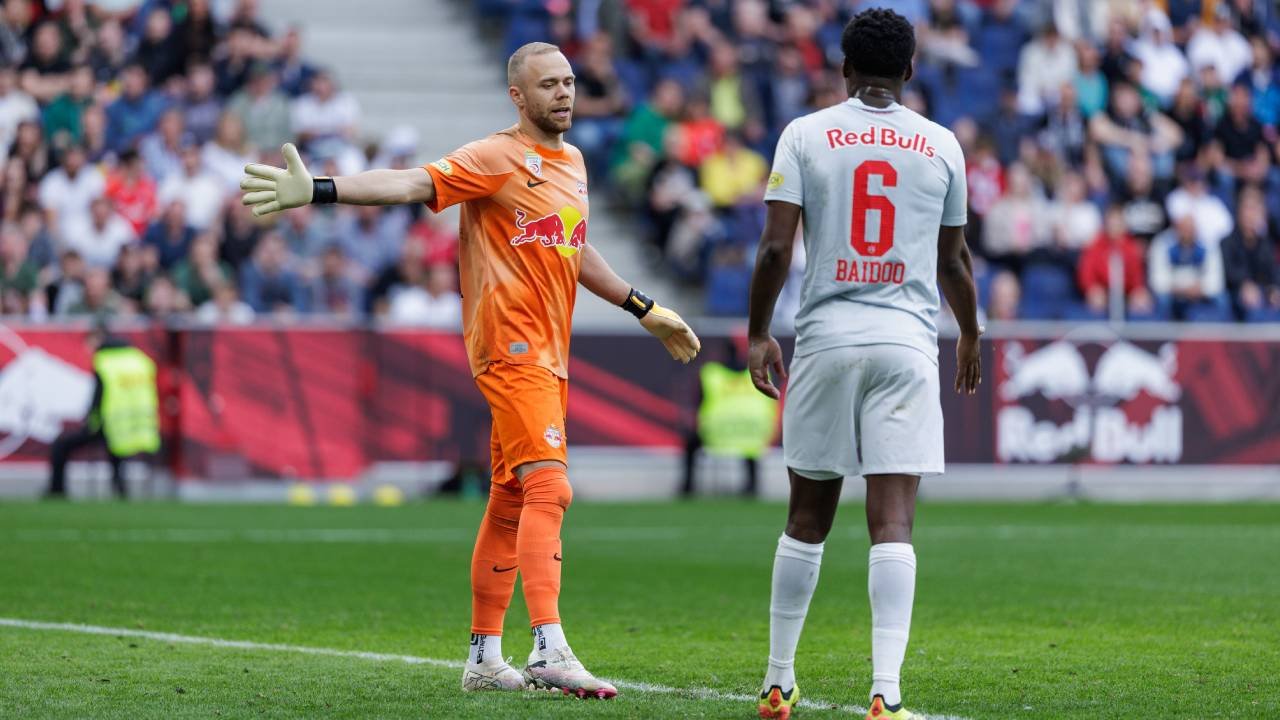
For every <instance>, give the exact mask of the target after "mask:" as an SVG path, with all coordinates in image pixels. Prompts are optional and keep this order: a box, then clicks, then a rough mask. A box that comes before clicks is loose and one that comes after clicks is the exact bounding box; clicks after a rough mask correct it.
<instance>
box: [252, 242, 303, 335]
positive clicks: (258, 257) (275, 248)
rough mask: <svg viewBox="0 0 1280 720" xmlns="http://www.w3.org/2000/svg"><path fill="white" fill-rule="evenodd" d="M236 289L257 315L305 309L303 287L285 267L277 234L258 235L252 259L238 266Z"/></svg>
mask: <svg viewBox="0 0 1280 720" xmlns="http://www.w3.org/2000/svg"><path fill="white" fill-rule="evenodd" d="M240 290H241V292H242V293H243V294H244V301H245V302H246V303H248V304H249V307H251V308H253V311H254V312H255V313H258V314H261V315H286V316H287V315H292V314H293V313H299V312H306V310H307V299H308V298H307V289H306V287H305V286H304V284H303V282H302V278H300V277H298V274H297V273H295V272H294V271H293V269H292V268H290V267H289V255H288V249H287V248H286V247H285V244H284V238H283V237H281V236H280V233H276V232H269V233H267V234H265V235H263V236H262V240H261V241H260V242H259V243H258V247H257V248H255V249H254V252H253V258H252V259H251V260H250V261H249V262H247V263H245V265H244V266H243V267H242V268H241V269H240Z"/></svg>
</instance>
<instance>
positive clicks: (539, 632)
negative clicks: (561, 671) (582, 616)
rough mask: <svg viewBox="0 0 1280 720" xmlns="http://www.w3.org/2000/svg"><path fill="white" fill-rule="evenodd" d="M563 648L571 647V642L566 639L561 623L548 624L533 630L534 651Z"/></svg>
mask: <svg viewBox="0 0 1280 720" xmlns="http://www.w3.org/2000/svg"><path fill="white" fill-rule="evenodd" d="M562 647H569V642H568V641H567V640H565V639H564V628H562V627H560V623H547V624H546V625H539V626H537V627H535V628H534V629H533V649H534V650H546V651H551V650H558V649H559V648H562Z"/></svg>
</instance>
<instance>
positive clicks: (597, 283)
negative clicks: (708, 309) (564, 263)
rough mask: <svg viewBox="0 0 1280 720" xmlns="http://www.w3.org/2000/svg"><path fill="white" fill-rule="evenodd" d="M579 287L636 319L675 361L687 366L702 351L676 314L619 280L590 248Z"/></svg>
mask: <svg viewBox="0 0 1280 720" xmlns="http://www.w3.org/2000/svg"><path fill="white" fill-rule="evenodd" d="M578 283H579V284H581V285H582V287H584V288H586V289H588V290H590V291H591V292H592V294H594V295H596V296H597V297H599V298H600V299H602V300H604V301H606V302H608V303H610V304H612V305H617V306H618V307H621V308H622V309H624V310H626V311H628V312H630V313H631V314H633V315H635V316H636V317H637V318H638V319H639V320H640V325H641V326H642V327H643V328H644V329H645V330H648V331H649V332H650V333H652V334H653V335H654V337H657V338H658V339H659V340H661V341H662V344H663V346H665V347H666V348H667V352H669V353H671V357H672V358H674V359H676V360H679V361H680V362H682V363H688V362H689V361H690V360H692V359H693V358H694V357H696V356H697V355H698V351H699V350H701V349H702V342H701V341H699V340H698V336H697V335H695V334H694V332H693V330H692V329H691V328H690V327H689V325H688V324H687V323H685V321H684V320H683V319H681V317H680V316H679V315H678V314H676V313H675V311H673V310H670V309H668V308H665V307H662V306H661V305H659V304H657V303H656V302H654V301H653V300H650V299H649V298H647V297H645V296H644V294H643V293H640V292H639V291H637V290H635V289H633V288H632V287H631V285H630V284H628V283H627V282H626V281H625V280H623V279H622V278H620V277H618V274H617V273H616V272H614V271H613V268H611V267H609V263H608V262H606V261H605V259H604V256H603V255H601V254H600V251H598V250H596V249H595V248H594V247H592V246H591V245H590V244H588V245H587V246H586V249H585V250H583V254H582V270H581V271H579V273H578Z"/></svg>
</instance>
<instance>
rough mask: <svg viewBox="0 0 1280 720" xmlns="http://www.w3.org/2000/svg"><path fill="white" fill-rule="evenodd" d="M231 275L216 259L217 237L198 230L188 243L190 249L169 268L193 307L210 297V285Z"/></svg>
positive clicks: (211, 288)
mask: <svg viewBox="0 0 1280 720" xmlns="http://www.w3.org/2000/svg"><path fill="white" fill-rule="evenodd" d="M231 278H232V270H231V266H230V265H228V264H226V263H224V262H222V261H220V260H219V259H218V238H217V236H216V235H214V234H213V233H208V232H205V233H201V234H199V235H197V236H196V238H195V240H193V241H192V242H191V252H190V253H189V254H188V255H187V257H186V259H185V260H183V261H182V262H180V263H178V265H177V266H176V267H174V269H173V281H174V283H175V284H176V285H177V286H178V289H180V290H181V291H182V292H183V293H185V294H186V296H187V298H188V299H189V300H190V301H191V304H192V305H193V306H196V307H199V306H200V305H201V304H203V303H204V302H205V301H207V300H208V299H209V298H210V297H212V296H213V288H214V287H216V286H217V285H218V284H219V283H222V282H226V281H228V280H230V279H231Z"/></svg>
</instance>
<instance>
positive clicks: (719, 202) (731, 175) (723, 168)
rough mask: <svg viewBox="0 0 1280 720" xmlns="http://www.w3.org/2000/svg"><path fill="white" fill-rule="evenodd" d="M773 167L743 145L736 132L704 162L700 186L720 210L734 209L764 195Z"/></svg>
mask: <svg viewBox="0 0 1280 720" xmlns="http://www.w3.org/2000/svg"><path fill="white" fill-rule="evenodd" d="M768 172H769V166H768V164H766V162H765V159H764V158H763V157H762V156H761V155H760V153H758V152H756V151H755V150H752V149H751V148H748V147H746V146H745V145H743V144H742V137H741V136H740V135H738V134H737V133H734V132H729V133H726V134H725V137H724V145H723V146H722V147H721V148H720V150H719V151H718V152H716V153H715V154H714V155H712V156H711V157H708V158H707V159H706V162H704V163H702V167H701V168H700V169H699V173H698V184H699V186H700V187H701V188H702V191H703V192H704V193H706V194H707V197H709V198H710V199H711V204H712V205H714V206H715V207H717V208H721V209H724V208H730V207H733V206H734V205H737V204H738V203H741V202H746V201H748V200H753V199H754V200H759V198H760V197H761V196H762V194H763V184H764V180H765V175H767V174H768Z"/></svg>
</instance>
